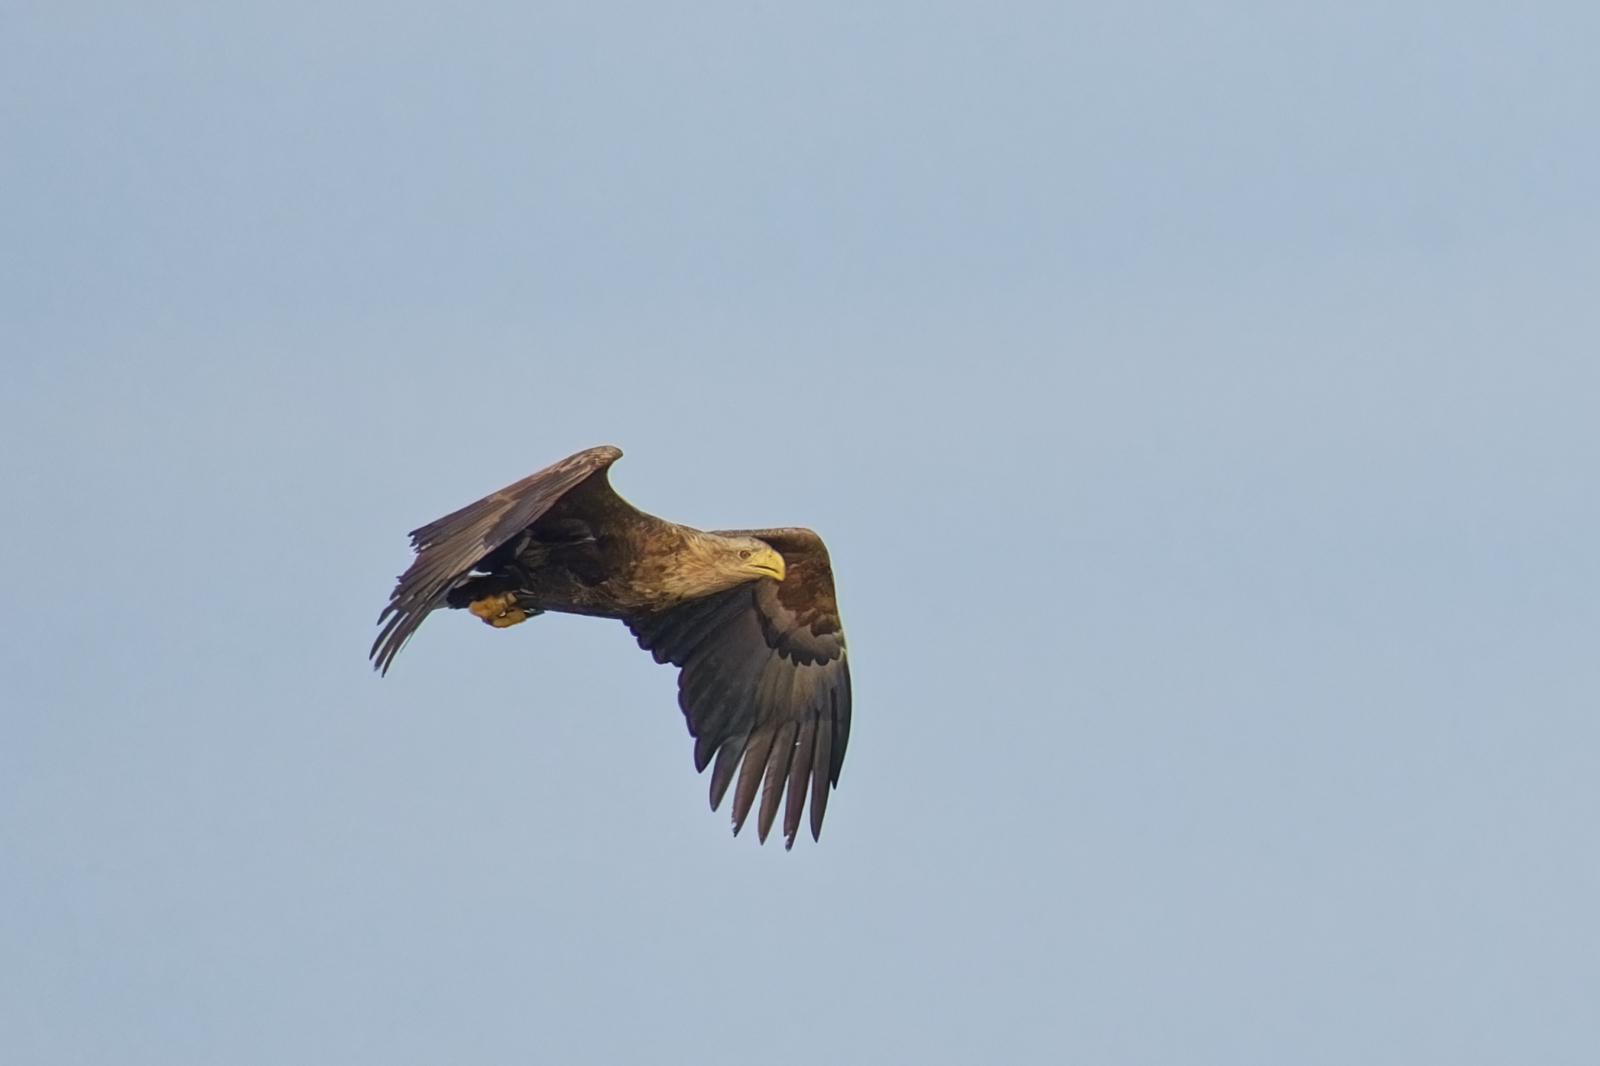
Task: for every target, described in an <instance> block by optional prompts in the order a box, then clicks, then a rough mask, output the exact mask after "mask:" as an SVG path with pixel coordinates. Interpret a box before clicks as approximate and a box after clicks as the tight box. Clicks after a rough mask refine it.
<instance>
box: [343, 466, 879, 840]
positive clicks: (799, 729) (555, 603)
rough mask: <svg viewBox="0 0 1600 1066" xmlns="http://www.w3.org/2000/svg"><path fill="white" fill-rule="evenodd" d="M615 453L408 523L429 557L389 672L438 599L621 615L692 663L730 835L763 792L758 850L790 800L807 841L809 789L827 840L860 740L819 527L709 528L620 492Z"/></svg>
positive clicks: (679, 661) (408, 583)
mask: <svg viewBox="0 0 1600 1066" xmlns="http://www.w3.org/2000/svg"><path fill="white" fill-rule="evenodd" d="M621 457H622V451H621V449H619V448H614V447H611V446H610V445H602V446H600V447H597V448H589V449H588V450H586V451H581V452H578V453H577V454H576V455H573V456H569V457H568V458H566V459H563V460H561V461H560V462H559V463H556V464H554V465H553V466H548V467H546V468H545V469H543V470H540V471H539V472H538V473H536V474H532V475H530V476H528V477H526V478H523V479H522V480H521V481H518V482H517V483H516V484H514V485H509V486H507V487H506V488H503V489H501V490H500V491H499V492H495V493H491V494H490V495H488V496H485V497H484V498H483V499H481V500H479V501H477V502H476V503H471V504H468V505H467V506H465V507H463V508H461V510H459V511H456V512H454V513H452V514H448V515H445V516H444V517H443V518H441V519H439V520H438V521H437V522H430V523H428V524H427V525H425V526H423V527H422V528H420V529H417V530H414V531H413V532H412V533H411V546H412V549H413V550H414V551H415V552H416V558H415V559H414V560H412V563H411V566H410V567H409V568H408V569H407V570H406V572H405V573H404V574H402V575H401V576H400V579H399V582H398V583H397V584H396V585H395V588H394V593H393V594H392V595H391V596H390V598H389V605H388V606H387V607H385V608H384V609H383V613H382V614H380V615H379V616H378V624H379V626H380V627H381V630H380V632H379V633H378V638H377V640H375V641H374V642H373V645H372V651H371V652H370V658H371V659H372V662H373V667H374V668H375V669H376V670H378V671H379V672H380V673H385V674H386V673H387V672H388V670H389V667H390V665H391V664H393V662H394V657H395V656H396V655H397V654H398V653H399V651H400V649H401V647H403V646H404V645H405V643H406V641H407V640H409V639H410V637H411V635H412V634H413V633H414V632H416V629H417V627H418V626H420V625H421V624H422V621H423V619H424V618H426V617H427V616H428V614H429V613H430V612H432V611H433V610H434V609H435V608H437V607H450V608H457V609H459V608H466V610H468V611H469V612H471V613H472V614H474V615H476V616H477V617H479V618H481V619H482V620H483V621H484V622H486V623H488V624H489V625H491V626H494V627H495V628H497V629H503V628H506V627H508V626H514V625H516V624H518V623H519V622H523V621H526V620H527V619H529V618H532V617H533V616H534V615H537V614H542V613H544V612H546V611H556V612H560V613H566V614H585V615H594V616H596V617H600V618H617V619H620V620H621V621H622V622H623V623H624V624H625V625H626V626H627V627H628V628H629V629H630V630H631V631H632V632H633V635H634V636H635V637H636V638H637V639H638V641H639V646H640V647H641V648H643V649H644V650H646V651H648V652H650V653H651V654H652V655H654V656H655V660H656V662H658V663H671V664H672V665H674V666H676V667H678V668H679V674H678V706H679V708H681V709H682V711H683V715H684V719H685V720H686V721H687V723H688V726H689V734H690V736H692V737H693V738H694V765H695V770H696V771H698V772H704V771H705V768H706V767H707V766H708V765H710V764H711V761H712V757H713V756H715V758H716V766H715V768H714V769H713V770H712V771H711V809H712V810H716V809H717V808H718V807H719V806H720V805H721V803H722V799H723V797H724V795H726V793H727V791H728V788H729V786H730V785H733V784H734V774H735V772H736V771H737V773H738V784H737V786H735V787H734V792H733V812H732V813H733V832H734V834H735V835H737V834H738V832H739V830H740V829H741V828H743V826H744V823H745V819H746V818H747V817H748V815H749V814H750V810H751V807H752V806H753V805H754V804H755V799H756V793H757V791H758V789H759V791H760V794H761V807H760V810H759V813H758V815H757V818H756V826H757V832H758V833H759V835H760V839H761V842H762V843H765V842H766V839H767V834H768V832H769V831H770V830H771V828H772V824H773V820H774V818H775V817H776V815H777V810H778V805H779V801H780V800H783V799H784V798H785V797H787V799H786V801H785V802H784V804H783V807H784V812H783V836H784V846H785V848H792V847H793V846H794V838H795V833H796V831H797V830H798V829H799V826H800V818H801V813H802V811H803V810H804V808H805V806H806V793H807V790H808V789H809V790H810V794H811V837H812V839H813V840H816V839H819V838H820V836H821V833H822V818H823V814H824V813H825V812H826V811H827V808H828V790H829V788H830V787H837V786H838V784H839V768H840V766H841V765H842V764H843V762H844V749H845V745H846V743H847V742H848V741H849V739H850V665H849V661H848V659H847V658H846V654H845V644H844V630H843V629H842V628H841V626H840V623H839V608H838V604H837V602H836V600H835V598H834V592H833V568H832V565H831V564H830V563H829V561H828V549H827V548H826V547H825V546H824V545H823V543H822V538H821V537H819V536H817V535H816V534H815V533H813V532H812V531H811V530H809V529H799V528H785V529H739V530H716V531H712V532H705V531H702V530H698V529H693V528H691V527H689V526H680V525H677V524H676V523H673V522H668V521H666V520H664V519H661V518H657V517H655V516H654V515H649V514H645V513H644V512H643V511H640V510H639V509H638V508H636V507H634V506H633V505H632V504H630V503H628V502H627V501H626V500H624V499H623V498H622V497H621V496H619V495H617V493H616V491H615V490H613V489H612V487H611V482H610V478H609V471H610V469H611V464H613V463H615V462H616V461H617V460H618V459H620V458H621Z"/></svg>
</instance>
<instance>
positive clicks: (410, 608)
mask: <svg viewBox="0 0 1600 1066" xmlns="http://www.w3.org/2000/svg"><path fill="white" fill-rule="evenodd" d="M620 458H622V450H621V449H620V448H614V447H612V446H610V445H608V444H607V445H601V446H600V447H598V448H590V449H588V450H587V451H581V452H579V453H578V454H576V455H572V456H568V457H567V458H565V459H563V460H561V462H559V463H556V464H555V465H553V466H547V467H545V468H544V469H543V470H541V471H539V472H538V473H537V474H531V475H529V476H528V477H525V478H523V479H522V480H521V481H519V482H517V483H516V484H515V485H508V486H506V487H505V488H503V489H501V490H500V491H499V492H493V493H490V494H489V495H488V496H485V497H484V498H483V499H481V500H479V501H478V502H476V503H470V504H468V505H467V506H465V507H463V508H461V510H459V511H456V512H454V513H452V514H447V515H445V516H444V517H443V518H441V519H439V520H438V521H437V522H429V523H428V524H427V525H425V526H423V527H422V528H421V529H417V530H413V531H412V533H411V546H412V548H413V550H415V551H416V553H417V557H416V559H415V560H414V561H413V562H412V563H411V566H410V568H409V569H407V570H406V572H405V573H404V574H402V575H400V581H399V583H398V584H396V585H395V587H394V592H393V594H391V595H390V597H389V605H388V606H387V607H385V608H384V609H383V613H382V614H381V615H379V616H378V624H379V625H382V626H383V629H382V630H381V631H380V632H379V633H378V639H377V640H375V641H373V642H372V651H371V652H370V653H369V655H370V656H371V658H372V661H373V666H374V667H376V668H377V669H378V670H380V671H382V672H385V673H387V672H388V670H389V664H390V663H392V662H394V657H395V656H396V655H397V654H399V651H400V648H401V647H402V646H403V645H404V644H405V642H406V641H407V640H408V639H409V638H410V636H411V634H412V633H414V632H416V629H417V627H418V626H419V625H421V624H422V620H423V619H424V618H426V617H427V616H428V612H430V611H432V610H433V609H434V608H435V607H437V606H439V605H440V604H441V603H443V602H444V598H445V595H446V594H447V593H448V592H449V591H450V589H451V588H452V587H453V586H454V585H455V584H456V583H457V582H458V581H460V580H461V579H462V578H464V577H466V576H467V574H468V573H470V572H471V570H472V567H473V564H475V563H477V562H478V561H479V560H481V559H482V558H483V557H484V556H485V555H488V554H489V553H490V552H492V551H494V550H495V549H496V548H498V547H500V546H501V545H502V544H505V543H506V542H507V541H509V540H511V539H512V538H513V537H515V536H516V535H517V534H518V533H520V532H521V531H522V530H524V529H526V528H527V527H528V526H530V525H532V524H533V523H534V522H537V521H538V520H539V518H540V516H542V515H543V514H544V513H545V512H546V511H548V510H549V509H550V508H551V507H552V506H553V505H554V504H555V503H556V501H557V500H559V499H561V497H562V496H564V495H566V494H567V493H568V492H570V491H571V490H572V489H573V488H574V487H575V486H576V485H578V484H579V483H580V482H582V481H583V480H585V479H586V478H588V477H590V476H592V475H593V474H595V473H596V472H598V471H602V470H605V469H606V468H607V467H609V466H610V465H611V464H612V463H614V462H616V461H617V460H618V459H620Z"/></svg>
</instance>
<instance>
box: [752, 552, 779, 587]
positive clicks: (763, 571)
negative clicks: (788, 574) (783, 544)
mask: <svg viewBox="0 0 1600 1066" xmlns="http://www.w3.org/2000/svg"><path fill="white" fill-rule="evenodd" d="M744 565H745V566H747V567H749V568H750V569H751V570H754V571H755V572H756V573H758V574H760V575H761V576H762V577H775V578H777V579H778V580H779V581H782V580H783V575H784V568H783V556H781V555H779V554H778V553H777V551H776V550H774V549H772V548H762V549H761V550H760V551H757V552H753V553H752V554H751V556H750V558H749V559H747V560H746V561H745V564H744Z"/></svg>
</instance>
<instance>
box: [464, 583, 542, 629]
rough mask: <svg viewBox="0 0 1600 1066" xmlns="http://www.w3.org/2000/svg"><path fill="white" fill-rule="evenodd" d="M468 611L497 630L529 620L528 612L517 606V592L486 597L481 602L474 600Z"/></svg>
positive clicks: (468, 606)
mask: <svg viewBox="0 0 1600 1066" xmlns="http://www.w3.org/2000/svg"><path fill="white" fill-rule="evenodd" d="M467 610H469V611H471V612H472V613H473V614H475V615H477V616H478V617H479V618H481V619H483V620H484V621H485V622H488V623H489V624H490V625H492V626H494V627H495V628H496V629H504V628H505V627H506V626H514V625H516V624H517V623H518V622H526V621H527V620H528V612H527V611H524V610H523V609H522V608H521V607H519V606H517V594H516V593H515V592H501V593H497V594H495V595H493V596H485V597H484V598H483V599H481V600H473V601H472V602H471V603H469V604H467Z"/></svg>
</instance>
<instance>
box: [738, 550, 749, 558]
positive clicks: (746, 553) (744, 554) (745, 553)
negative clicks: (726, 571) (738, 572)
mask: <svg viewBox="0 0 1600 1066" xmlns="http://www.w3.org/2000/svg"><path fill="white" fill-rule="evenodd" d="M739 558H741V559H748V558H750V549H749V548H746V549H745V550H744V551H742V552H740V553H739Z"/></svg>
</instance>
